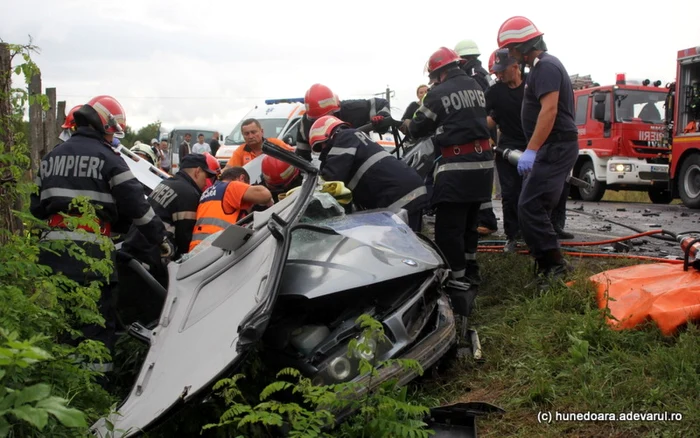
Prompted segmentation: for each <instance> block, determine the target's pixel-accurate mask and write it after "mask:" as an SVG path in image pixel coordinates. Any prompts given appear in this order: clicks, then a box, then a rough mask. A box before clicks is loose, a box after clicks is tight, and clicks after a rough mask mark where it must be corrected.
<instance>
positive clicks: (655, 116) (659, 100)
mask: <svg viewBox="0 0 700 438" xmlns="http://www.w3.org/2000/svg"><path fill="white" fill-rule="evenodd" d="M665 99H666V93H665V92H663V91H641V90H615V121H617V122H639V121H642V122H644V123H663V121H664V120H663V114H664V101H665Z"/></svg>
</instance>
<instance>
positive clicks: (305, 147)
mask: <svg viewBox="0 0 700 438" xmlns="http://www.w3.org/2000/svg"><path fill="white" fill-rule="evenodd" d="M297 149H298V150H300V151H310V150H311V146H309V145H308V144H306V143H302V142H299V143H297Z"/></svg>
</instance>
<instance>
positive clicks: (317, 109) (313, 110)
mask: <svg viewBox="0 0 700 438" xmlns="http://www.w3.org/2000/svg"><path fill="white" fill-rule="evenodd" d="M304 104H305V106H306V116H307V117H308V118H310V119H318V118H319V117H322V116H325V115H328V114H331V113H334V112H336V111H338V110H339V109H340V100H339V99H338V95H337V94H335V93H334V92H333V91H331V89H330V88H328V87H326V86H325V85H321V84H313V85H312V86H311V88H309V90H308V91H307V92H306V96H305V97H304Z"/></svg>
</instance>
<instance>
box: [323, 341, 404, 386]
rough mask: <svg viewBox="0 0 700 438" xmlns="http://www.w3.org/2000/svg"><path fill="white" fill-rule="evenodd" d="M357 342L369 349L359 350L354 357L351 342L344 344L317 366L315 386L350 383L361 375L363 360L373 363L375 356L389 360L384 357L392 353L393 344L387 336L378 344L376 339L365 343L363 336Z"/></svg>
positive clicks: (354, 353) (356, 350) (355, 351)
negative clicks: (349, 351)
mask: <svg viewBox="0 0 700 438" xmlns="http://www.w3.org/2000/svg"><path fill="white" fill-rule="evenodd" d="M357 341H358V342H359V343H361V344H366V346H367V348H366V349H364V350H361V349H359V348H357V349H355V350H354V351H353V354H352V355H348V343H349V342H344V343H342V344H341V345H340V346H338V348H336V350H335V351H334V352H333V353H331V354H330V355H329V357H328V358H327V359H326V360H324V361H323V362H321V363H320V364H319V365H318V366H317V369H318V373H317V374H316V375H314V376H311V382H312V383H313V384H314V385H330V384H335V383H341V382H348V381H350V380H352V379H354V378H355V377H357V376H358V374H359V373H360V360H361V359H364V360H367V361H371V360H373V359H374V358H375V355H376V357H377V358H378V360H386V359H389V358H387V357H384V356H386V355H387V353H388V352H389V351H391V348H392V344H391V341H390V340H389V338H387V337H386V336H385V337H384V340H383V341H381V342H377V341H376V340H375V339H370V340H369V341H365V339H364V337H361V336H359V337H358V338H357Z"/></svg>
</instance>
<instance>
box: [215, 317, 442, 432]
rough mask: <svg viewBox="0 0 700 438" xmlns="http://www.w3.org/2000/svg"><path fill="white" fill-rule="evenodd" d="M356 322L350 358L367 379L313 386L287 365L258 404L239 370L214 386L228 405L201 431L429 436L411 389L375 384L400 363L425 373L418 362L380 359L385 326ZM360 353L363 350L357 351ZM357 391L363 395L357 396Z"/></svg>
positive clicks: (421, 408)
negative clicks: (344, 414)
mask: <svg viewBox="0 0 700 438" xmlns="http://www.w3.org/2000/svg"><path fill="white" fill-rule="evenodd" d="M357 323H358V324H359V325H360V328H361V329H362V333H361V335H360V336H359V337H358V338H356V339H354V340H352V341H351V342H350V343H349V345H348V352H347V354H348V356H355V357H359V358H360V361H359V365H358V367H359V373H360V376H368V377H369V378H368V379H367V383H365V384H363V383H359V382H356V381H351V382H346V383H339V384H331V385H314V384H313V383H312V382H311V379H309V378H307V377H304V376H303V375H302V374H301V373H300V372H299V371H298V370H296V369H293V368H285V369H283V370H281V371H280V372H279V373H277V379H279V380H277V381H275V382H273V383H270V384H269V385H267V386H266V387H265V388H264V389H263V390H262V391H261V392H260V395H259V402H254V401H252V400H249V399H248V398H247V397H246V396H245V395H244V394H243V392H242V391H241V390H240V389H239V386H238V382H239V381H240V380H241V379H243V378H244V376H243V375H242V374H237V375H235V376H233V377H231V378H228V379H223V380H220V381H219V382H217V383H216V385H215V386H214V389H215V390H219V391H220V395H221V396H222V397H223V399H224V401H225V402H226V404H227V405H228V409H227V410H226V411H225V412H224V413H223V415H221V418H220V420H219V422H218V423H215V424H207V425H205V426H204V427H203V428H202V430H208V429H213V428H219V427H227V428H230V429H231V430H232V431H233V432H234V433H235V434H239V435H238V436H245V437H269V436H280V435H284V436H289V437H293V438H317V437H347V438H354V437H397V438H399V437H412V438H414V437H415V438H420V437H428V436H429V435H431V434H432V431H430V430H427V429H426V426H427V425H426V423H424V422H423V421H422V419H423V418H424V416H425V415H426V414H427V413H428V412H429V410H428V408H426V407H424V406H420V405H414V404H412V403H410V402H409V401H408V400H407V392H406V388H405V387H403V388H400V387H398V385H397V382H396V381H395V380H390V381H386V382H383V383H381V384H380V385H373V379H375V378H376V377H377V376H378V373H379V370H380V369H381V368H382V367H385V366H400V367H402V368H404V369H406V370H411V371H414V372H416V373H418V374H422V372H423V370H422V369H421V367H420V364H418V362H416V361H414V360H404V359H398V360H389V361H377V358H376V355H375V354H374V351H375V350H376V345H377V343H379V342H383V341H384V340H385V339H386V338H385V336H384V329H383V326H382V324H381V323H380V322H379V321H377V320H375V319H373V318H372V317H371V316H369V315H361V316H360V317H359V318H358V320H357ZM357 353H360V354H357ZM358 394H362V395H361V396H359V397H358ZM347 409H349V410H352V411H357V412H358V413H357V415H356V416H354V417H352V418H351V419H350V420H348V421H346V422H343V423H342V424H341V425H340V427H336V426H337V423H338V422H339V419H338V418H337V413H339V412H341V411H344V410H347Z"/></svg>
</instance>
